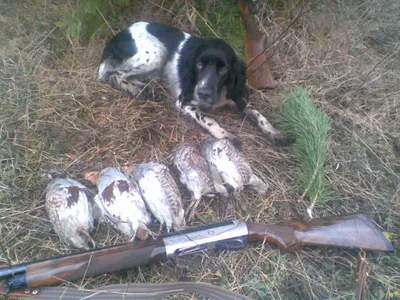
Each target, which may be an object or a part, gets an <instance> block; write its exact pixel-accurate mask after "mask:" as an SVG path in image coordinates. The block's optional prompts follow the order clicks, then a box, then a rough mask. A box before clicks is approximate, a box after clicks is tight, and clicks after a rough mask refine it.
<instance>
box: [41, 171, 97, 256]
mask: <svg viewBox="0 0 400 300" xmlns="http://www.w3.org/2000/svg"><path fill="white" fill-rule="evenodd" d="M88 192H89V189H88V188H86V187H85V186H84V185H83V184H81V183H80V182H78V181H76V180H74V179H70V178H65V179H63V178H57V179H53V180H52V181H51V182H50V183H49V184H48V186H47V189H46V201H45V207H46V210H47V214H48V215H49V218H50V222H51V223H52V224H53V227H54V230H55V231H56V233H57V234H58V236H59V237H60V238H61V240H63V241H64V242H65V243H66V244H68V245H70V246H73V247H75V248H78V249H82V250H89V249H90V247H89V242H90V243H91V245H92V247H93V248H95V247H96V244H95V242H94V240H93V238H92V237H91V236H90V234H89V233H90V232H91V231H92V230H93V228H94V225H93V215H92V205H91V203H90V201H89V199H88V195H87V193H88Z"/></svg>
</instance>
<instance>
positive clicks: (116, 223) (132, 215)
mask: <svg viewBox="0 0 400 300" xmlns="http://www.w3.org/2000/svg"><path fill="white" fill-rule="evenodd" d="M86 177H87V179H88V180H90V181H91V182H92V183H96V184H97V188H98V194H97V195H96V196H95V198H94V202H95V204H96V206H97V209H98V210H99V211H100V215H101V217H102V218H103V219H104V220H106V221H107V222H108V223H109V224H111V225H112V226H113V227H114V228H116V229H117V230H118V231H120V232H121V233H122V234H124V235H126V236H128V237H129V238H130V240H131V241H133V240H134V239H135V237H136V236H137V237H138V238H139V239H141V240H145V239H147V238H148V235H149V234H150V235H152V232H151V231H150V229H149V228H148V227H147V225H148V224H149V223H150V214H149V213H148V211H147V209H146V206H145V204H144V201H143V199H142V197H141V196H140V193H139V192H138V190H137V189H136V187H135V186H134V184H133V183H132V182H131V181H130V180H129V179H128V177H126V176H125V175H124V174H123V173H122V172H121V171H119V170H118V169H116V168H105V169H104V170H102V171H101V172H100V173H98V172H90V173H87V174H86Z"/></svg>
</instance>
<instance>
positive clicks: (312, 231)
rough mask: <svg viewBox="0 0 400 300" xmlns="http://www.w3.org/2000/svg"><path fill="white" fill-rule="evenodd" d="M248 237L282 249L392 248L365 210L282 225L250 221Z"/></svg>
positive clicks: (378, 249) (391, 249)
mask: <svg viewBox="0 0 400 300" xmlns="http://www.w3.org/2000/svg"><path fill="white" fill-rule="evenodd" d="M248 228H249V241H260V240H266V241H267V242H268V243H271V244H274V245H276V246H278V247H279V249H280V250H281V251H282V252H294V251H295V250H297V249H299V248H300V247H302V246H325V247H338V248H361V249H363V250H368V251H394V248H393V246H392V244H391V243H390V242H389V241H388V240H387V239H386V237H385V236H384V235H383V234H382V232H381V231H380V230H379V229H378V228H377V227H376V226H375V224H374V223H372V221H371V220H370V219H369V218H368V217H367V216H366V215H364V214H351V215H342V216H332V217H327V218H320V219H313V220H311V221H309V222H305V221H294V222H291V223H289V224H284V225H264V224H249V225H248Z"/></svg>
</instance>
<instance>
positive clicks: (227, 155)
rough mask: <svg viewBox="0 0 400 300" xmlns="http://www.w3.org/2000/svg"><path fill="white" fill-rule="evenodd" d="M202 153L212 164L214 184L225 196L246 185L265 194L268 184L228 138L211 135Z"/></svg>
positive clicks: (203, 144) (204, 142)
mask: <svg viewBox="0 0 400 300" xmlns="http://www.w3.org/2000/svg"><path fill="white" fill-rule="evenodd" d="M201 153H202V154H203V156H204V157H205V159H206V160H207V162H208V163H209V166H210V171H211V174H212V176H213V180H214V185H215V188H216V189H217V191H218V192H220V193H222V194H223V195H224V196H228V195H232V194H233V193H234V192H240V191H242V190H243V189H244V186H246V185H248V186H250V187H252V188H253V189H254V190H255V191H256V192H258V193H259V194H265V193H266V192H267V189H268V184H267V183H265V182H263V181H262V180H261V179H260V178H259V177H258V176H257V175H255V174H254V173H253V170H252V169H251V167H250V165H249V163H248V162H247V161H246V160H245V159H244V157H243V156H242V155H241V154H240V153H239V151H238V150H237V149H236V148H235V147H234V146H233V144H232V143H231V142H230V141H229V140H227V139H215V138H213V137H209V138H207V139H205V140H204V141H203V143H202V145H201Z"/></svg>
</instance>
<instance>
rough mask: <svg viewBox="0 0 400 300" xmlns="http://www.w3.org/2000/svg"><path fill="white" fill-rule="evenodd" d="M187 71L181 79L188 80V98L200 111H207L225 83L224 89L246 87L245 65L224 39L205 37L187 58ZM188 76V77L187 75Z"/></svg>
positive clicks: (230, 89)
mask: <svg viewBox="0 0 400 300" xmlns="http://www.w3.org/2000/svg"><path fill="white" fill-rule="evenodd" d="M188 63H190V64H191V66H190V67H189V68H188V71H189V70H190V73H191V74H190V75H189V74H187V75H188V77H184V78H183V81H184V82H188V83H189V82H191V85H192V87H191V89H190V90H191V92H190V93H193V94H192V95H191V97H190V98H192V99H193V101H194V103H195V104H196V105H197V106H198V107H199V108H200V109H202V110H203V111H209V110H210V109H212V107H213V105H214V104H215V103H217V102H218V101H219V99H220V98H221V92H222V90H223V88H224V87H225V88H226V90H227V93H232V91H233V90H235V89H239V90H240V89H242V90H245V89H246V78H245V72H246V70H245V66H244V63H243V62H242V61H241V60H240V59H238V58H237V56H236V54H235V52H234V51H233V49H232V48H231V47H230V46H229V45H228V44H227V43H225V42H224V41H222V40H220V39H214V40H209V41H205V42H203V43H202V45H200V46H199V47H198V49H197V51H196V55H195V56H194V59H193V60H192V61H190V62H188ZM190 77H192V80H190V79H189V78H190Z"/></svg>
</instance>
